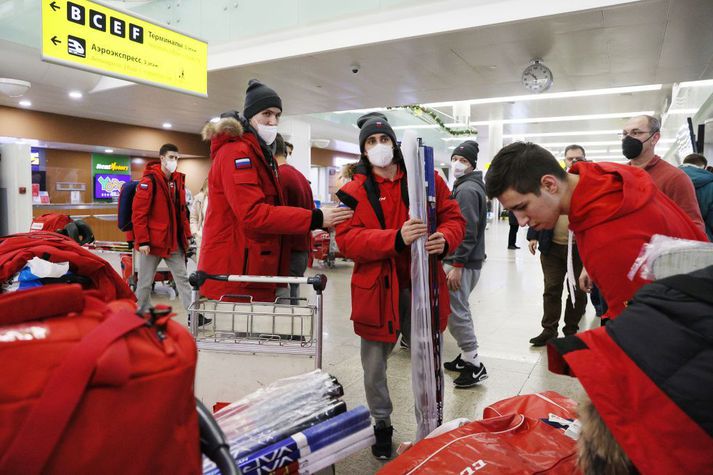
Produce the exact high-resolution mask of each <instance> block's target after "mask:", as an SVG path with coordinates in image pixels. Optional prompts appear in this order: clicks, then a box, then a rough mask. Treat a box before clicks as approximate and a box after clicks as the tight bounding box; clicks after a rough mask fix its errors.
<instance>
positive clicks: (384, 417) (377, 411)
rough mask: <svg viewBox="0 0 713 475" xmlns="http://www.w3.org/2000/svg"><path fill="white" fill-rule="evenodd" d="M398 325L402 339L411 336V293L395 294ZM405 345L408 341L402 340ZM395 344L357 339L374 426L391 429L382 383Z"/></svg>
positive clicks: (386, 389)
mask: <svg viewBox="0 0 713 475" xmlns="http://www.w3.org/2000/svg"><path fill="white" fill-rule="evenodd" d="M399 325H400V327H401V330H402V331H403V332H404V335H405V336H406V335H408V336H409V337H410V332H411V291H410V290H409V289H404V290H401V292H400V294H399ZM406 341H408V338H406ZM394 345H395V343H384V342H381V341H370V340H365V339H364V338H362V339H361V366H362V368H363V370H364V390H365V392H366V402H367V404H368V405H369V411H370V412H371V417H373V418H374V421H375V422H378V421H384V422H385V423H386V425H387V426H390V425H391V412H392V411H393V405H392V404H391V396H389V386H388V384H387V381H386V366H387V361H388V359H389V355H390V354H391V351H392V350H393V349H394Z"/></svg>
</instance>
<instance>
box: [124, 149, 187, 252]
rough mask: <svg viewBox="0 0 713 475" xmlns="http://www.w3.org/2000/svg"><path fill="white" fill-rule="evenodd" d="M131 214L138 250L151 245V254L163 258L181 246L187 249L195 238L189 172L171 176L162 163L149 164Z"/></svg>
mask: <svg viewBox="0 0 713 475" xmlns="http://www.w3.org/2000/svg"><path fill="white" fill-rule="evenodd" d="M154 188H155V189H154ZM131 214H132V218H131V220H132V222H133V225H134V226H133V227H134V230H133V233H134V247H135V248H136V249H138V248H139V246H144V245H147V244H148V245H149V246H151V254H152V255H154V256H160V257H169V256H170V255H171V254H173V253H174V252H175V251H176V250H178V248H179V246H180V247H181V249H183V250H184V252H185V249H187V247H188V239H189V238H190V237H191V225H190V223H189V222H188V212H187V208H186V185H185V175H184V174H183V173H179V172H173V173H172V174H171V177H170V179H167V178H166V175H165V174H164V173H163V171H162V170H161V162H156V161H154V162H150V163H149V164H147V165H146V169H145V170H144V176H143V177H142V178H141V181H139V184H138V185H137V186H136V195H134V201H133V204H132V211H131Z"/></svg>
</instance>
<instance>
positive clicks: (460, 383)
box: [453, 363, 488, 388]
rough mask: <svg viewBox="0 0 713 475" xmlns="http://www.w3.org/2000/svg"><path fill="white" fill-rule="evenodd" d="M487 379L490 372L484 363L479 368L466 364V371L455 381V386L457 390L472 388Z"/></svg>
mask: <svg viewBox="0 0 713 475" xmlns="http://www.w3.org/2000/svg"><path fill="white" fill-rule="evenodd" d="M486 379H488V372H487V371H486V370H485V365H484V364H483V363H480V366H478V367H476V366H475V365H473V364H471V363H465V369H464V370H463V371H461V372H460V376H458V377H457V378H456V379H455V380H453V384H455V385H456V387H457V388H472V387H473V386H475V385H476V384H478V383H480V382H482V381H484V380H486Z"/></svg>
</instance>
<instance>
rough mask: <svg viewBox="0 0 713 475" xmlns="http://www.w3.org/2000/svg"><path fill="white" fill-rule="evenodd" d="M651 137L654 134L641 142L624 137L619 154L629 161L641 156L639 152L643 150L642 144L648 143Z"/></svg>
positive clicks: (628, 136)
mask: <svg viewBox="0 0 713 475" xmlns="http://www.w3.org/2000/svg"><path fill="white" fill-rule="evenodd" d="M653 136H654V134H651V135H649V138H648V139H646V140H644V141H643V142H641V141H639V140H637V139H635V138H634V137H631V136H630V135H627V136H626V137H624V140H622V141H621V152H622V153H623V154H624V156H625V157H626V158H628V159H629V160H633V159H635V158H636V157H638V156H639V155H641V151H642V150H643V149H644V144H645V143H646V142H648V141H649V140H650V139H651V137H653Z"/></svg>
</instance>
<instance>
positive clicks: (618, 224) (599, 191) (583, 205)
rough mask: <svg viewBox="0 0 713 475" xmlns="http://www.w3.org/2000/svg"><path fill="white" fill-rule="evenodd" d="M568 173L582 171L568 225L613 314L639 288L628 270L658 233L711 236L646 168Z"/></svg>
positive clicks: (598, 166)
mask: <svg viewBox="0 0 713 475" xmlns="http://www.w3.org/2000/svg"><path fill="white" fill-rule="evenodd" d="M569 173H572V174H575V175H579V177H580V178H579V183H578V184H577V186H576V187H575V189H574V192H573V194H572V201H571V203H570V211H569V228H570V229H571V230H572V231H573V232H574V234H575V237H576V240H577V247H578V248H579V254H580V256H581V257H582V262H583V263H584V267H585V268H586V269H587V272H588V273H589V275H590V277H591V278H592V280H593V281H594V282H595V283H596V284H597V286H598V287H599V288H600V290H601V292H602V294H603V295H604V299H605V300H606V301H607V304H608V305H609V310H608V311H607V316H608V317H609V318H614V317H616V316H617V315H619V313H620V312H621V311H622V310H623V309H624V307H625V305H626V302H627V301H628V300H629V299H630V298H631V297H632V296H633V295H634V292H636V290H637V289H639V287H641V286H642V285H644V284H645V283H646V281H645V280H643V279H641V278H640V277H638V276H637V277H636V278H635V279H634V280H633V281H632V280H629V278H628V277H627V274H628V273H629V270H630V269H631V266H632V265H633V264H634V261H635V260H636V258H637V257H638V256H639V252H640V251H641V247H642V246H643V245H644V244H646V243H648V242H649V240H651V237H652V236H653V235H654V234H663V235H665V236H671V237H677V238H683V239H693V240H698V241H707V240H708V239H707V236H706V235H705V233H704V232H703V231H702V230H701V229H700V227H699V226H696V225H695V224H694V223H693V221H691V218H689V217H688V216H687V215H686V213H684V212H683V210H682V209H681V208H679V207H678V206H677V205H676V204H675V203H674V202H673V201H671V199H670V198H669V197H667V196H666V195H665V194H663V193H662V192H661V191H659V189H658V188H657V187H656V185H655V184H654V182H653V180H652V179H651V177H650V176H649V174H648V173H646V172H645V171H644V170H642V169H639V168H634V167H631V166H627V165H618V164H614V163H591V162H579V163H576V164H575V165H574V166H573V167H572V168H571V169H570V170H569Z"/></svg>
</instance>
